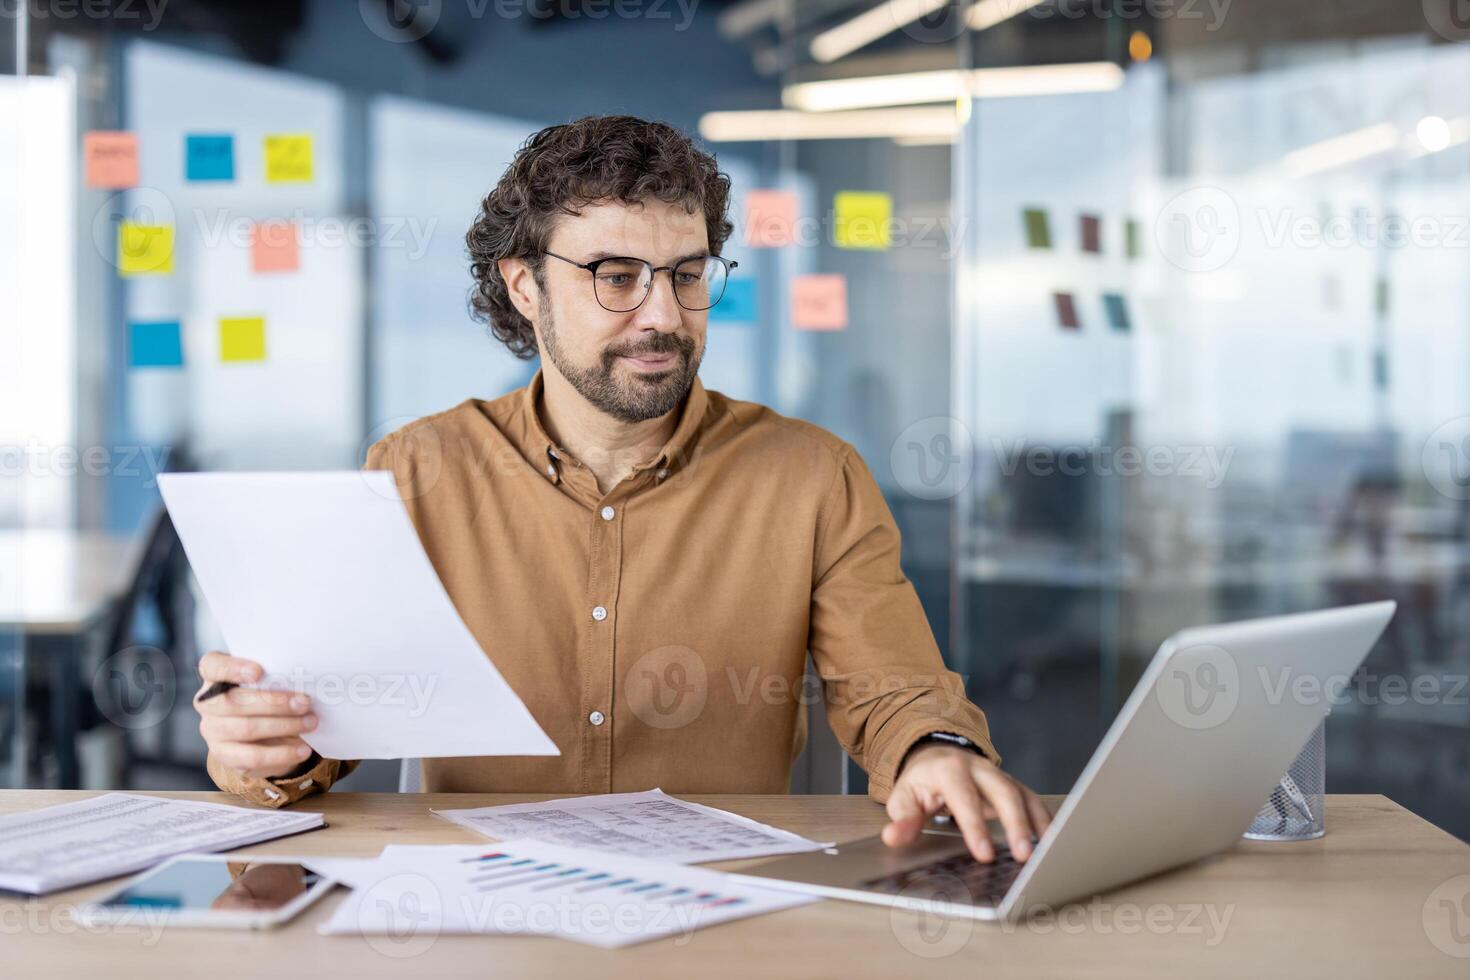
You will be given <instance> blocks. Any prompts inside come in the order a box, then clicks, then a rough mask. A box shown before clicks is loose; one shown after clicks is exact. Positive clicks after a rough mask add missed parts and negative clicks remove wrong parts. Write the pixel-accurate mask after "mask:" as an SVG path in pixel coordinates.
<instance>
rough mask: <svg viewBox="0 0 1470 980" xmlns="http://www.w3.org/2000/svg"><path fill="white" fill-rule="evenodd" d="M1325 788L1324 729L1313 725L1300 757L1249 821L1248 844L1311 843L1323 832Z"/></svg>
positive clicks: (1325, 738)
mask: <svg viewBox="0 0 1470 980" xmlns="http://www.w3.org/2000/svg"><path fill="white" fill-rule="evenodd" d="M1326 787H1327V728H1326V722H1325V721H1324V722H1322V723H1320V724H1318V725H1317V730H1316V731H1314V732H1312V737H1311V738H1309V739H1307V744H1306V747H1305V748H1303V749H1302V752H1301V755H1299V756H1297V757H1296V761H1295V762H1293V763H1292V764H1291V767H1290V768H1289V769H1287V770H1286V775H1284V776H1282V777H1281V782H1279V783H1277V784H1276V788H1275V789H1273V790H1272V791H1271V795H1270V797H1269V798H1267V800H1266V805H1265V806H1263V807H1261V810H1260V812H1259V813H1257V814H1256V818H1255V819H1254V820H1252V821H1251V825H1250V827H1249V828H1247V830H1246V832H1245V836H1246V837H1247V838H1248V839H1249V840H1312V839H1313V838H1316V837H1321V836H1322V835H1323V834H1325V833H1326V832H1327V825H1326V823H1325V822H1324V818H1323V813H1322V794H1323V792H1324V791H1325V790H1326Z"/></svg>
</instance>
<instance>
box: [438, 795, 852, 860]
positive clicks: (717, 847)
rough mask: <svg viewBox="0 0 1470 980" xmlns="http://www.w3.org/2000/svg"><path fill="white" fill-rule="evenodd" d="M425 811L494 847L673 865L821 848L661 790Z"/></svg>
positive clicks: (779, 831) (774, 829)
mask: <svg viewBox="0 0 1470 980" xmlns="http://www.w3.org/2000/svg"><path fill="white" fill-rule="evenodd" d="M431 812H433V813H434V814H435V815H437V816H440V817H443V818H444V819H445V820H449V821H451V822H453V823H457V824H459V825H460V826H461V827H467V828H469V829H470V830H473V831H475V832H477V833H481V834H484V835H485V836H486V837H491V838H495V839H499V840H505V839H508V838H512V837H534V838H536V839H537V840H543V841H547V842H549V843H553V844H564V845H566V846H568V847H586V848H591V849H594V850H598V851H606V852H610V853H614V854H628V855H631V856H634V857H647V858H656V859H658V860H662V861H673V862H675V863H677V864H698V863H699V862H701V861H729V860H733V859H735V858H749V857H762V856H765V855H768V854H799V853H801V852H803V851H815V850H819V849H821V848H823V847H826V846H829V845H827V844H819V843H817V842H816V841H810V840H807V839H806V838H805V837H798V836H797V835H796V834H793V833H789V832H787V831H785V830H781V829H779V828H776V827H768V826H766V825H765V824H763V823H757V822H756V821H754V820H751V819H749V818H747V817H742V816H740V815H739V814H736V813H727V812H726V811H724V810H717V809H715V808H714V807H710V806H701V805H700V804H698V803H690V802H688V801H687V800H680V799H677V798H675V797H672V796H670V795H668V794H667V793H665V792H664V791H663V790H661V789H651V790H648V791H647V792H643V793H612V794H608V795H604V796H574V797H571V798H569V799H564V800H548V801H546V802H545V803H512V804H509V805H507V806H486V807H480V808H478V809H475V810H432V811H431Z"/></svg>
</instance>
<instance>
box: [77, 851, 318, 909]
mask: <svg viewBox="0 0 1470 980" xmlns="http://www.w3.org/2000/svg"><path fill="white" fill-rule="evenodd" d="M320 880H321V879H320V878H319V876H318V875H317V874H316V873H315V872H313V871H310V870H308V869H307V868H305V867H303V866H302V865H299V864H265V863H260V862H254V863H252V862H250V861H246V860H241V861H189V860H183V861H175V862H174V863H172V864H170V865H167V866H165V867H162V868H159V869H158V870H156V871H154V872H153V873H152V874H150V875H147V876H146V877H144V878H141V879H139V880H138V881H136V882H134V883H133V884H131V885H129V886H128V887H127V888H124V889H123V890H122V891H120V892H118V893H117V894H116V895H114V896H113V897H112V898H110V899H108V900H107V901H106V902H103V903H102V906H103V908H110V909H128V908H131V909H137V908H156V909H171V910H175V911H200V912H207V911H214V912H226V911H229V912H269V911H273V910H275V909H279V908H282V907H283V906H285V905H288V904H289V903H290V902H292V901H294V900H295V899H296V898H298V897H300V896H301V894H302V893H304V892H306V891H307V890H308V889H310V888H312V887H313V886H315V885H316V884H317V882H318V881H320Z"/></svg>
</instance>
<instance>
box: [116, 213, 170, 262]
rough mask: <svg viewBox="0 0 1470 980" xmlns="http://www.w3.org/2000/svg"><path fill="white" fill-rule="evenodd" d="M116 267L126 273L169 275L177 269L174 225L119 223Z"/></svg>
mask: <svg viewBox="0 0 1470 980" xmlns="http://www.w3.org/2000/svg"><path fill="white" fill-rule="evenodd" d="M117 267H118V271H120V272H121V273H122V274H123V275H125V276H167V275H172V274H173V271H174V229H173V225H141V224H138V223H137V222H135V221H124V222H122V223H121V224H119V225H118V226H117Z"/></svg>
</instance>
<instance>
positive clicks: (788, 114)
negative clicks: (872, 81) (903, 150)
mask: <svg viewBox="0 0 1470 980" xmlns="http://www.w3.org/2000/svg"><path fill="white" fill-rule="evenodd" d="M959 125H960V123H959V120H958V119H957V118H956V116H955V110H954V106H936V107H933V108H923V109H868V110H864V111H860V112H798V111H796V110H792V109H771V110H756V111H751V112H707V113H705V114H704V115H703V116H701V117H700V119H699V134H700V135H701V136H703V137H704V138H705V139H707V140H710V141H712V142H716V143H732V142H734V143H738V142H752V143H759V142H765V141H766V140H820V139H872V138H890V139H896V138H898V137H904V136H926V137H938V136H942V135H950V136H952V135H953V134H954V133H955V132H956V131H958V129H959Z"/></svg>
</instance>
